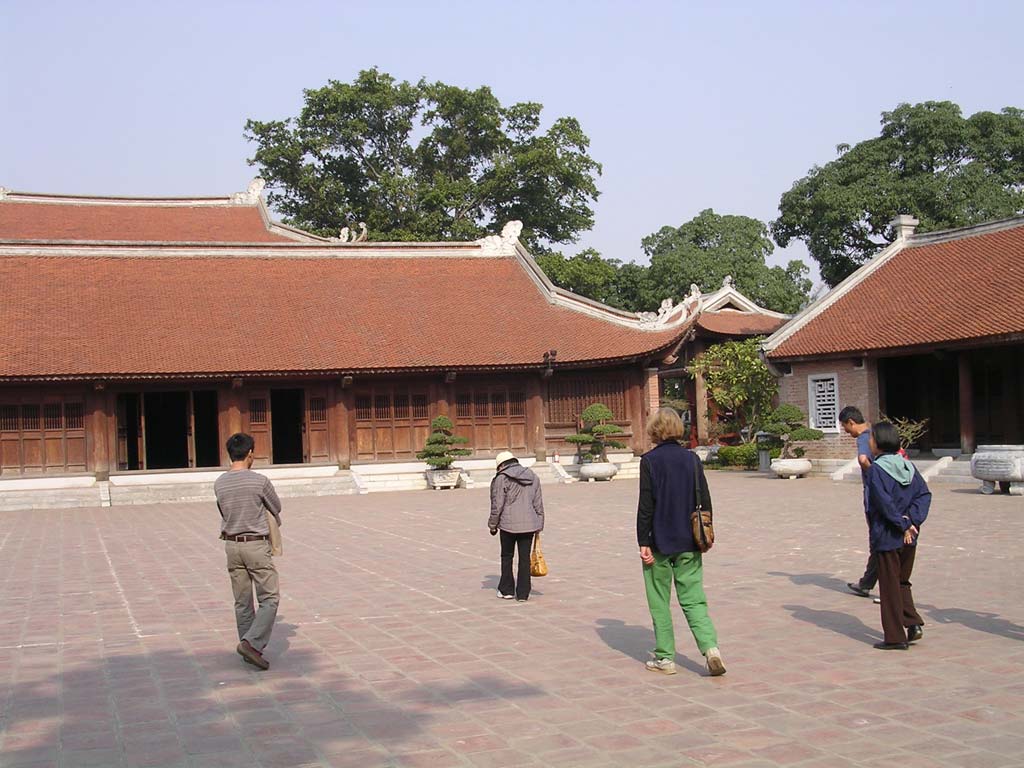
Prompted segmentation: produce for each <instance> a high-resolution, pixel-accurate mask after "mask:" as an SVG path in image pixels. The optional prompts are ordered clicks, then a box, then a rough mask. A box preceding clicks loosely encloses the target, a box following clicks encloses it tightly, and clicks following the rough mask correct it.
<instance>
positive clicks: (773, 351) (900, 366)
mask: <svg viewBox="0 0 1024 768" xmlns="http://www.w3.org/2000/svg"><path fill="white" fill-rule="evenodd" d="M917 223H918V222H917V221H916V220H915V219H913V218H912V217H910V216H900V217H899V218H898V219H896V220H895V221H894V222H893V225H894V228H895V230H896V232H897V238H896V239H895V240H894V242H893V243H891V244H890V245H889V246H888V247H887V248H885V249H884V250H882V251H881V252H880V253H879V254H878V255H877V256H875V257H874V258H873V259H872V260H871V261H870V262H868V263H867V264H865V265H864V266H862V267H861V268H860V269H858V270H857V271H856V272H854V273H853V274H852V275H850V276H849V277H848V278H847V279H846V280H844V281H843V282H842V283H840V284H839V285H838V286H836V287H835V288H834V289H833V290H832V291H831V292H830V293H828V294H827V295H825V296H824V297H822V298H821V299H819V300H818V301H816V302H815V303H813V304H812V305H811V306H809V307H808V308H807V309H806V310H805V311H803V312H801V313H800V314H799V315H797V316H796V317H794V318H793V320H792V321H790V322H789V323H788V324H786V325H785V326H784V327H782V328H781V329H780V330H779V331H777V332H776V333H775V334H773V335H772V336H771V337H770V338H768V339H767V341H766V342H765V344H764V345H763V350H764V354H765V357H766V360H767V361H768V362H769V364H770V365H771V366H772V367H773V368H774V369H775V371H776V373H777V375H779V376H780V397H781V399H782V400H783V401H785V402H790V403H793V404H794V405H797V406H799V407H800V408H801V409H803V410H804V411H805V412H806V413H808V414H809V417H810V426H812V427H815V428H817V429H820V430H823V431H824V432H825V433H826V440H825V441H824V442H823V444H822V447H823V448H824V449H825V450H826V451H830V452H831V456H844V455H845V456H849V455H853V450H854V448H853V441H852V440H851V439H850V438H848V437H846V435H845V434H843V433H842V431H841V429H840V428H839V424H838V422H837V417H838V414H839V410H840V409H841V408H842V407H843V406H845V405H856V406H858V407H860V408H861V410H862V411H863V412H864V415H865V417H866V418H867V419H868V420H869V421H874V420H877V419H878V418H880V417H881V416H882V415H883V414H885V415H888V416H892V417H904V418H910V419H914V420H923V419H927V420H928V424H927V432H926V434H925V435H924V436H923V437H922V438H921V440H920V443H919V445H918V448H920V449H922V450H926V451H927V450H931V451H933V452H935V453H937V454H945V455H957V454H969V453H972V452H973V451H974V450H975V448H976V446H978V445H982V444H1020V443H1024V217H1016V218H1012V219H1007V220H1004V221H996V222H992V223H989V224H982V225H978V226H972V227H964V228H961V229H953V230H949V231H945V232H930V233H927V234H915V232H914V229H915V227H916V225H917ZM831 456H830V457H831Z"/></svg>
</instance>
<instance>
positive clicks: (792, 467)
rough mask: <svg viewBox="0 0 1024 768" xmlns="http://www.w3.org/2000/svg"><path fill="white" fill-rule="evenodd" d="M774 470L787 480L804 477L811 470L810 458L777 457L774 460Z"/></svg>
mask: <svg viewBox="0 0 1024 768" xmlns="http://www.w3.org/2000/svg"><path fill="white" fill-rule="evenodd" d="M771 466H772V472H774V473H775V474H776V475H778V476H779V477H784V478H786V479H787V480H795V479H796V478H798V477H803V476H804V475H806V474H808V473H809V472H810V471H811V460H810V459H775V460H773V461H772V465H771Z"/></svg>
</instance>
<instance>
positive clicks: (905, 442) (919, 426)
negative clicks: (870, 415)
mask: <svg viewBox="0 0 1024 768" xmlns="http://www.w3.org/2000/svg"><path fill="white" fill-rule="evenodd" d="M882 421H888V422H889V423H890V424H892V425H893V426H894V427H896V433H897V434H898V435H899V436H900V448H902V449H903V451H904V452H905V453H906V454H907V456H917V454H919V453H920V452H921V451H920V449H919V448H911V447H910V446H912V445H914V443H916V442H917V441H918V440H920V439H921V438H922V437H924V436H925V435H926V434H928V421H929V420H928V419H921V420H920V421H914V420H913V419H906V418H902V417H899V416H897V417H895V418H894V417H892V416H886V415H885V414H884V413H883V414H882Z"/></svg>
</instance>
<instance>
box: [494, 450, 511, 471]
mask: <svg viewBox="0 0 1024 768" xmlns="http://www.w3.org/2000/svg"><path fill="white" fill-rule="evenodd" d="M515 457H516V456H515V454H514V453H512V451H502V452H501V453H499V454H498V455H497V456H495V457H494V466H495V467H500V466H501V465H502V464H504V463H505V462H506V461H508V460H509V459H514V458H515Z"/></svg>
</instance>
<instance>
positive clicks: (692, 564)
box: [636, 408, 725, 675]
mask: <svg viewBox="0 0 1024 768" xmlns="http://www.w3.org/2000/svg"><path fill="white" fill-rule="evenodd" d="M647 434H648V435H649V436H650V438H651V442H652V443H654V444H655V447H654V448H652V449H651V450H650V451H648V452H647V453H645V454H644V455H643V457H641V459H640V501H639V503H638V505H637V513H636V539H637V543H638V544H639V545H640V559H641V560H642V561H643V564H644V586H645V587H646V589H647V605H648V607H649V608H650V609H651V619H652V621H653V622H654V640H655V645H656V646H657V647H656V648H655V649H654V653H653V654H651V655H652V657H653V658H652V659H651V660H650V661H648V662H647V669H649V670H650V671H652V672H661V673H662V674H665V675H674V674H675V673H676V662H675V657H676V641H675V633H674V631H673V627H672V606H671V599H672V584H673V583H675V585H676V599H677V600H678V601H679V606H680V607H681V608H682V609H683V614H684V615H685V616H686V623H687V624H689V625H690V631H691V632H692V633H693V639H694V640H696V641H697V648H698V649H700V652H701V654H703V656H704V658H705V659H706V660H707V667H708V673H709V674H711V675H724V674H725V664H724V663H723V661H722V654H721V653H719V651H718V635H717V633H716V632H715V626H714V624H712V623H711V619H710V618H709V617H708V601H707V598H706V597H705V596H704V571H703V568H702V564H701V553H700V551H699V550H698V549H697V545H696V544H695V543H694V541H693V529H692V528H691V524H690V513H691V512H693V511H694V509H695V508H696V501H697V495H698V494H700V498H701V505H702V507H703V508H704V509H705V510H708V511H710V510H711V494H710V492H709V491H708V483H707V479H706V478H705V477H704V467H703V465H702V464H701V461H700V459H699V458H698V457H697V455H696V454H695V453H694V452H693V451H691V450H689V449H687V448H684V447H683V446H682V445H680V444H679V441H680V440H682V438H683V422H682V420H681V419H680V418H679V414H677V413H676V412H675V411H674V410H673V409H671V408H659V409H658V410H657V412H656V413H655V414H654V416H653V417H652V418H651V422H650V424H649V425H648V426H647Z"/></svg>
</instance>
